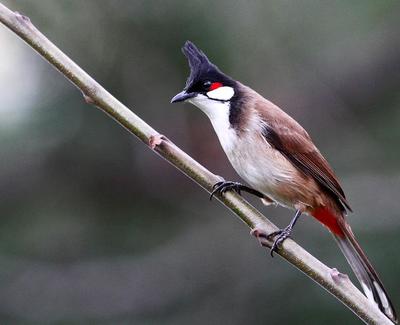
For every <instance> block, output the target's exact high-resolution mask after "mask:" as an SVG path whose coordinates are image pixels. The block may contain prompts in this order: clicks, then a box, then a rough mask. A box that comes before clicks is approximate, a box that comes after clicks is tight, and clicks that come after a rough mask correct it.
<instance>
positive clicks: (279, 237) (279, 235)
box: [266, 226, 292, 257]
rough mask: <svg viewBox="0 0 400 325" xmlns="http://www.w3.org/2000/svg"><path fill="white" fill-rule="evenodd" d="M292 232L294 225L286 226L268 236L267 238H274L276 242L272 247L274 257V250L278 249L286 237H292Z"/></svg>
mask: <svg viewBox="0 0 400 325" xmlns="http://www.w3.org/2000/svg"><path fill="white" fill-rule="evenodd" d="M291 232H292V227H290V226H287V227H286V228H283V229H279V230H277V231H274V232H272V233H270V234H269V235H267V236H266V239H268V240H272V238H274V242H273V244H272V247H271V256H272V257H274V252H277V250H278V249H279V248H280V247H281V246H282V243H283V242H284V241H285V239H286V238H288V237H290V233H291Z"/></svg>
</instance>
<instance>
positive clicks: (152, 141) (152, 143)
mask: <svg viewBox="0 0 400 325" xmlns="http://www.w3.org/2000/svg"><path fill="white" fill-rule="evenodd" d="M163 141H168V138H167V137H166V136H164V135H162V134H155V135H151V136H150V137H149V147H150V148H151V149H153V150H154V149H155V148H156V147H157V146H159V145H160V144H161V143H162V142H163Z"/></svg>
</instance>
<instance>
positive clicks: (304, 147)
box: [258, 102, 352, 211]
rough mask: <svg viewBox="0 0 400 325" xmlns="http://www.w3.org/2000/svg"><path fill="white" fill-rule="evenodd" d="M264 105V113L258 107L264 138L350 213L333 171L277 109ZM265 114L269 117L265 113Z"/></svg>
mask: <svg viewBox="0 0 400 325" xmlns="http://www.w3.org/2000/svg"><path fill="white" fill-rule="evenodd" d="M266 104H268V106H269V107H268V108H267V110H265V109H263V108H262V107H258V110H259V111H260V110H261V111H264V114H261V115H262V117H263V118H264V120H265V127H264V131H263V136H264V137H265V138H266V140H267V141H268V142H269V143H270V144H271V145H272V146H274V147H275V148H276V149H277V150H279V151H280V152H281V153H282V154H283V155H284V156H285V157H286V158H287V159H288V160H290V161H291V162H292V164H293V165H295V166H296V167H297V168H298V169H299V170H301V171H302V172H303V173H305V174H307V175H310V176H312V177H313V178H314V179H315V180H316V181H317V182H318V183H319V184H320V185H321V186H322V187H323V188H325V189H326V190H328V191H329V192H330V193H331V194H332V195H333V197H335V198H336V199H337V200H338V201H339V203H341V205H342V206H343V207H346V208H347V209H348V210H349V211H352V210H351V208H350V205H349V203H348V202H347V200H346V197H345V194H344V192H343V189H342V188H341V186H340V184H339V182H338V180H337V178H336V176H335V174H334V172H333V171H332V169H331V167H330V166H329V164H328V162H327V161H326V160H325V158H324V157H323V156H322V155H321V153H320V152H319V150H318V149H317V148H316V146H315V145H314V144H313V142H312V140H311V138H310V136H309V135H308V134H307V132H306V131H305V130H304V129H303V128H302V127H301V126H300V124H298V123H297V122H296V121H295V120H294V119H292V118H291V117H290V116H289V115H287V114H286V113H285V112H283V111H282V110H280V109H279V108H278V107H276V106H275V105H273V104H272V103H269V102H267V103H265V102H264V103H262V105H263V106H264V105H266ZM269 104H271V106H270V105H269ZM266 111H268V114H265V113H266ZM271 113H272V114H271Z"/></svg>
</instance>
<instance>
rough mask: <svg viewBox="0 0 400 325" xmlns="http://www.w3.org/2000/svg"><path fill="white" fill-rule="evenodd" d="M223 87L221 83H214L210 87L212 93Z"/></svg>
mask: <svg viewBox="0 0 400 325" xmlns="http://www.w3.org/2000/svg"><path fill="white" fill-rule="evenodd" d="M222 86H223V85H222V83H220V82H213V83H212V84H211V85H210V91H212V90H215V89H217V88H219V87H222Z"/></svg>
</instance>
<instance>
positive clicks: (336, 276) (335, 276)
mask: <svg viewBox="0 0 400 325" xmlns="http://www.w3.org/2000/svg"><path fill="white" fill-rule="evenodd" d="M329 273H330V276H331V278H332V280H333V282H335V283H340V282H342V281H343V280H349V276H348V275H347V274H344V273H341V272H339V271H338V269H336V268H335V267H334V268H333V269H331V270H330V272H329Z"/></svg>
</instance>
